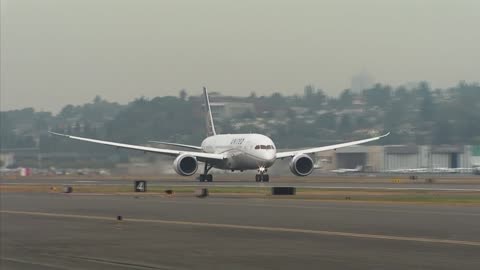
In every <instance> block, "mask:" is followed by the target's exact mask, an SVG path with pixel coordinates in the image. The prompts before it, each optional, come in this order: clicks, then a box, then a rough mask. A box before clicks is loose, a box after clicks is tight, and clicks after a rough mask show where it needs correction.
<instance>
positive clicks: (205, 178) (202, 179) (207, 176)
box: [198, 162, 213, 182]
mask: <svg viewBox="0 0 480 270" xmlns="http://www.w3.org/2000/svg"><path fill="white" fill-rule="evenodd" d="M212 167H213V166H212V165H208V163H207V162H205V168H204V169H203V174H200V176H199V178H198V179H199V180H200V182H205V181H206V182H212V181H213V175H211V174H208V171H210V169H211V168H212Z"/></svg>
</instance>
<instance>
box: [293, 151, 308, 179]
mask: <svg viewBox="0 0 480 270" xmlns="http://www.w3.org/2000/svg"><path fill="white" fill-rule="evenodd" d="M290 171H291V172H292V173H293V174H295V175H297V176H307V175H309V174H311V173H312V172H313V160H312V158H311V157H309V156H308V155H305V154H301V155H296V156H294V157H293V158H292V160H291V161H290Z"/></svg>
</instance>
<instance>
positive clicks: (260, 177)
mask: <svg viewBox="0 0 480 270" xmlns="http://www.w3.org/2000/svg"><path fill="white" fill-rule="evenodd" d="M258 172H259V174H256V175H255V182H268V181H270V177H269V175H268V174H266V172H267V168H265V167H263V166H262V167H260V168H258Z"/></svg>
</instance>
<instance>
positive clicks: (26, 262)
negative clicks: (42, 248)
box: [0, 257, 74, 270]
mask: <svg viewBox="0 0 480 270" xmlns="http://www.w3.org/2000/svg"><path fill="white" fill-rule="evenodd" d="M0 260H4V261H11V262H15V263H22V264H29V265H32V266H46V267H48V268H51V269H63V270H65V269H74V268H70V267H65V266H58V265H53V264H49V263H39V262H32V261H29V260H24V259H16V258H6V257H3V258H0ZM0 265H1V264H0Z"/></svg>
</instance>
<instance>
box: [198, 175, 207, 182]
mask: <svg viewBox="0 0 480 270" xmlns="http://www.w3.org/2000/svg"><path fill="white" fill-rule="evenodd" d="M198 180H200V182H205V175H203V174H200V176H199V177H198Z"/></svg>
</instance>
